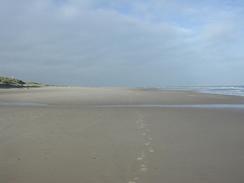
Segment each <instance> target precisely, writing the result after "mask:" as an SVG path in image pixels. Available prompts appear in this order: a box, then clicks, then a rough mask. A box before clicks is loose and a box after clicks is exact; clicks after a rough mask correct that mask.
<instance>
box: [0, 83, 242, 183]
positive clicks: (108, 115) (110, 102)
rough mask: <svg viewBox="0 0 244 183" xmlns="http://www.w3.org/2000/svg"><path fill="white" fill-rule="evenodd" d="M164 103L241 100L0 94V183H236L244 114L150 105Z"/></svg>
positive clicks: (103, 92)
mask: <svg viewBox="0 0 244 183" xmlns="http://www.w3.org/2000/svg"><path fill="white" fill-rule="evenodd" d="M166 104H167V105H172V104H173V105H176V104H179V105H189V104H190V105H195V104H210V105H211V104H230V105H232V104H244V97H234V96H223V95H210V94H198V93H194V92H184V91H158V90H142V89H133V90H132V89H126V88H124V89H123V88H65V87H63V88H62V87H47V88H36V89H3V90H0V183H56V182H57V183H67V182H82V183H100V182H101V183H159V182H160V183H161V182H162V183H230V182H231V183H243V182H244V108H228V107H227V108H207V107H203V108H201V107H198V108H194V107H167V106H166V107H159V106H150V105H166ZM118 105H120V106H118ZM127 105H133V107H127ZM141 105H143V107H141Z"/></svg>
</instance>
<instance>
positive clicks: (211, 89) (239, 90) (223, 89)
mask: <svg viewBox="0 0 244 183" xmlns="http://www.w3.org/2000/svg"><path fill="white" fill-rule="evenodd" d="M162 89H166V90H167V89H168V90H169V89H172V90H187V91H196V92H200V93H210V94H220V95H234V96H244V86H185V87H167V88H162Z"/></svg>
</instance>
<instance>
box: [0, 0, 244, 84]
mask: <svg viewBox="0 0 244 183" xmlns="http://www.w3.org/2000/svg"><path fill="white" fill-rule="evenodd" d="M13 2H14V1H11V2H0V12H1V18H0V24H1V25H2V26H1V27H2V29H1V30H0V48H1V49H0V64H1V67H0V73H3V74H8V75H15V74H16V75H17V76H18V77H22V78H24V79H25V78H26V79H30V78H31V77H33V78H34V79H37V80H40V81H43V82H53V83H55V82H57V83H70V80H71V79H67V78H73V79H72V81H73V84H74V83H77V84H86V85H89V84H92V85H129V86H135V85H137V86H138V85H151V86H160V85H164V84H166V85H170V84H172V85H177V84H192V83H194V82H195V83H196V82H197V81H198V80H199V81H204V76H205V74H206V73H204V72H205V71H202V70H201V68H208V70H209V73H210V74H208V75H212V76H213V73H214V70H216V68H214V69H213V68H211V66H210V65H209V64H211V63H212V62H215V63H216V64H218V63H219V62H222V61H224V60H225V58H228V59H229V58H231V54H232V53H233V50H234V48H235V46H234V45H233V46H232V47H231V49H230V46H229V44H230V41H233V40H234V41H235V44H236V45H237V43H236V39H237V38H238V36H236V32H238V29H240V27H238V26H236V24H238V23H239V22H235V21H237V20H236V19H235V18H233V17H234V16H233V14H234V13H233V12H231V13H228V12H227V13H223V10H218V9H215V11H214V12H213V11H212V12H208V16H207V17H205V15H206V14H204V16H201V13H199V12H197V11H194V10H195V7H194V6H188V5H187V4H185V6H186V7H188V11H183V10H185V8H183V9H182V11H181V10H180V8H179V7H180V2H179V1H173V2H172V1H164V2H163V3H162V1H153V2H151V1H150V2H149V1H147V2H146V1H143V2H142V1H135V2H134V3H131V1H126V2H125V1H112V0H111V1H105V0H104V1H95V0H93V1H88V0H87V1H86V0H83V1H78V0H71V1H62V2H59V3H57V2H54V1H50V0H45V1H35V3H33V1H23V2H22V3H20V1H17V0H16V4H15V3H13ZM123 3H126V6H125V5H124V6H125V7H123V6H122V4H123ZM121 6H122V7H123V8H121ZM128 6H129V8H132V9H130V11H127V9H126V8H128ZM3 7H5V8H3ZM166 7H167V8H169V9H168V10H167V11H166V12H163V10H165V9H167V8H166ZM6 9H7V10H8V11H5V10H6ZM1 10H3V11H1ZM189 10H191V11H189ZM160 11H162V12H160ZM177 12H179V16H178V15H176V14H175V13H177ZM142 13H143V14H145V15H146V17H145V16H142ZM193 14H194V15H195V17H190V19H191V20H189V19H187V18H188V17H189V16H190V15H191V16H192V15H193ZM166 15H168V16H166ZM175 16H177V17H175ZM211 17H212V18H211ZM227 17H229V18H227ZM177 18H178V19H179V20H177ZM196 20H199V24H197V23H195V22H196ZM194 23H195V24H194ZM233 35H234V36H233ZM227 38H228V39H227ZM239 44H240V45H241V46H243V45H242V44H241V43H239ZM220 47H221V49H219V48H220ZM221 50H225V53H221V52H220V51H221ZM228 50H229V51H228ZM239 53H240V51H239ZM242 56H243V55H242V54H240V55H238V59H237V60H241V58H243V57H242ZM237 62H238V61H237ZM221 69H222V68H220V71H218V72H219V73H221ZM30 70H31V72H30ZM223 70H226V69H223ZM44 73H45V74H44ZM196 73H198V74H196ZM194 76H195V78H194V79H193V77H194ZM131 78H133V79H131ZM243 78H244V77H243ZM218 79H219V81H221V77H219V76H217V78H216V80H217V81H218ZM222 80H223V79H222ZM208 81H209V80H206V82H208ZM204 82H205V81H204ZM240 82H244V81H241V80H240Z"/></svg>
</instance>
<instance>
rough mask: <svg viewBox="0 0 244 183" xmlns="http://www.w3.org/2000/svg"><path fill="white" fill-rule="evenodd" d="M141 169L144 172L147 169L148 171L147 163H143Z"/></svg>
mask: <svg viewBox="0 0 244 183" xmlns="http://www.w3.org/2000/svg"><path fill="white" fill-rule="evenodd" d="M140 170H141V171H142V172H146V171H147V167H146V165H144V164H141V168H140Z"/></svg>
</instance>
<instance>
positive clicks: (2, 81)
mask: <svg viewBox="0 0 244 183" xmlns="http://www.w3.org/2000/svg"><path fill="white" fill-rule="evenodd" d="M42 86H47V85H45V84H42V83H37V82H32V81H23V80H20V79H16V78H10V77H5V76H0V88H32V87H42Z"/></svg>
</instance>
